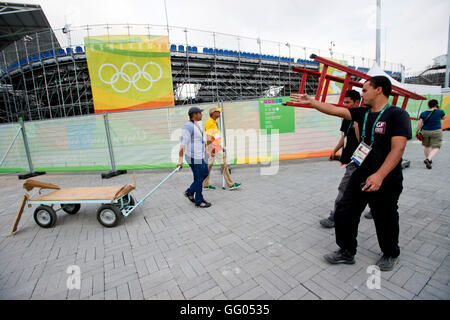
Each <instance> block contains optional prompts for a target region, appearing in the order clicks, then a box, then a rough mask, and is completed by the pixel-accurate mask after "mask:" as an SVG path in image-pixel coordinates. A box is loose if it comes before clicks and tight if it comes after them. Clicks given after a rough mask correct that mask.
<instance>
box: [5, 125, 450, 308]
mask: <svg viewBox="0 0 450 320" xmlns="http://www.w3.org/2000/svg"><path fill="white" fill-rule="evenodd" d="M444 138H445V144H444V147H443V150H442V151H441V153H440V154H439V155H438V157H437V158H436V160H435V162H434V167H433V169H432V170H427V169H426V168H425V166H424V164H423V163H422V161H423V158H424V157H423V151H422V150H423V149H422V147H421V146H420V145H419V144H418V143H417V142H410V143H408V147H407V151H406V156H405V158H407V159H409V160H411V167H410V168H409V169H406V170H405V171H404V175H405V182H404V192H403V194H402V196H401V198H400V209H399V211H400V223H401V234H400V245H401V249H402V255H401V259H400V262H399V264H398V265H397V267H396V268H395V269H394V271H392V272H387V273H382V279H381V289H379V290H376V289H374V290H370V289H368V287H367V285H366V283H367V279H368V277H369V274H368V273H367V267H368V266H370V265H373V264H374V263H375V262H376V261H377V260H378V259H379V257H380V250H379V247H378V243H377V238H376V235H375V228H374V224H373V221H371V220H367V219H365V218H362V219H361V224H360V229H359V238H358V241H359V251H358V255H357V256H356V261H357V262H356V264H355V265H352V266H342V265H339V266H331V265H328V264H327V263H326V262H325V261H324V260H323V255H324V254H326V253H328V252H330V251H331V250H335V249H336V248H337V247H336V245H335V241H334V230H333V229H331V230H329V229H324V228H321V227H320V226H319V223H318V222H319V220H320V219H321V218H323V217H326V216H327V215H328V213H329V211H330V208H331V207H332V205H333V201H334V198H335V197H336V194H337V186H338V184H339V181H340V178H341V177H342V175H343V173H344V170H343V169H342V168H340V167H339V165H338V163H337V162H329V161H327V160H326V159H312V160H299V161H289V162H283V163H281V167H280V170H279V172H278V174H277V175H275V176H261V175H260V168H259V167H257V166H242V167H235V168H234V169H233V171H232V175H233V177H234V178H235V179H236V180H237V181H238V182H243V188H241V189H240V190H236V191H223V190H221V189H218V190H216V191H214V192H208V193H206V199H207V200H209V201H211V202H212V203H213V207H211V208H209V209H195V208H194V207H193V206H192V204H191V203H190V202H189V201H188V200H187V199H185V198H184V197H183V195H182V193H183V191H184V190H185V188H186V185H187V184H188V182H189V181H190V180H191V172H190V170H189V169H183V171H182V172H180V173H178V174H177V175H175V176H174V177H173V179H171V180H170V181H169V182H168V183H167V184H166V185H164V186H163V187H162V188H161V189H159V190H158V191H157V192H156V193H155V194H154V195H153V196H152V197H150V198H149V199H148V201H147V202H145V203H144V205H143V206H142V208H140V209H138V210H137V212H135V213H134V214H133V215H132V216H130V217H129V218H127V219H124V220H123V221H122V223H121V225H120V226H118V227H116V228H113V229H105V228H103V227H102V226H101V225H100V224H99V223H98V222H97V220H96V215H95V212H96V208H97V206H95V205H86V206H84V207H82V209H81V211H80V212H79V213H78V214H77V215H75V216H70V215H67V214H59V213H58V222H57V224H56V226H55V227H54V228H53V229H50V230H46V229H41V228H39V227H38V226H37V225H36V224H35V222H34V220H33V217H32V214H33V210H34V208H33V209H29V208H27V209H25V212H24V216H23V218H22V221H21V223H20V225H19V232H18V233H17V234H16V235H14V236H12V237H8V233H9V230H10V228H11V225H12V223H13V220H14V216H15V212H16V210H17V207H18V202H19V199H20V197H21V195H22V194H23V189H22V183H23V181H19V180H18V179H17V177H16V176H15V175H2V176H0V190H1V192H0V199H1V203H3V205H2V207H1V208H0V298H1V299H449V298H450V287H449V285H450V282H449V281H450V257H449V250H450V241H449V235H450V232H449V231H450V229H449V225H450V192H449V186H450V161H449V159H450V143H449V142H450V132H445V133H444ZM168 172H169V171H151V172H150V171H147V172H138V173H137V180H138V190H137V191H136V195H137V196H138V197H139V196H142V195H144V194H145V193H146V192H147V191H148V190H149V189H150V188H152V187H153V186H154V185H156V184H157V183H158V182H159V181H161V180H162V179H163V178H164V177H165V176H166V175H167V174H168ZM39 179H41V180H43V181H48V182H51V183H55V184H57V185H60V186H62V187H74V186H102V185H121V184H124V183H129V182H131V176H130V175H127V176H121V177H116V178H114V179H112V180H106V181H103V180H101V178H100V174H99V173H95V174H91V173H89V174H48V175H45V176H42V177H40V178H39ZM212 183H213V184H215V185H216V186H219V185H221V179H220V177H219V172H218V169H217V168H215V171H214V174H213V177H212ZM70 265H78V266H79V267H80V268H81V289H80V290H68V289H67V286H66V282H67V279H68V277H69V274H67V273H66V270H67V268H68V267H69V266H70Z"/></svg>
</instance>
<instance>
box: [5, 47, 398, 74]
mask: <svg viewBox="0 0 450 320" xmlns="http://www.w3.org/2000/svg"><path fill="white" fill-rule="evenodd" d="M185 49H186V51H185ZM85 51H86V48H83V47H81V46H77V47H76V48H75V50H74V49H73V48H66V50H64V49H57V50H48V51H45V52H41V53H40V54H33V55H31V56H29V57H28V58H22V59H20V60H19V61H18V62H16V63H14V64H12V65H10V66H9V67H8V68H5V69H4V71H5V72H6V70H8V71H10V70H13V69H15V68H18V67H19V66H23V65H25V64H28V63H31V62H35V61H39V60H43V59H49V58H53V57H61V56H65V55H72V54H74V53H76V54H82V53H84V52H85ZM170 51H172V52H189V53H198V47H196V46H187V47H186V48H185V46H184V45H178V46H177V45H176V44H171V45H170ZM202 52H203V53H204V54H211V55H212V54H216V55H220V56H228V57H236V58H239V57H240V58H245V59H258V60H260V59H261V60H267V61H274V62H284V63H289V62H291V63H297V64H302V65H308V66H314V67H317V66H319V63H318V62H316V61H313V60H305V59H302V58H298V59H295V58H288V57H280V56H273V55H267V54H263V55H260V54H258V53H251V52H246V51H235V50H228V49H218V48H215V49H214V48H207V47H203V50H202ZM349 68H351V69H354V70H358V71H361V72H364V73H367V72H368V71H369V68H364V67H358V68H357V67H355V66H349ZM386 73H387V74H389V75H390V76H393V77H401V73H400V72H392V71H389V70H386Z"/></svg>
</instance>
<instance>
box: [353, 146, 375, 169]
mask: <svg viewBox="0 0 450 320" xmlns="http://www.w3.org/2000/svg"><path fill="white" fill-rule="evenodd" d="M370 151H372V148H371V147H370V146H368V145H367V144H365V143H364V142H361V144H360V145H359V146H358V148H356V150H355V152H354V153H353V156H352V161H353V162H354V163H356V164H357V165H358V166H361V164H362V163H363V162H364V160H366V158H367V156H368V155H369V153H370Z"/></svg>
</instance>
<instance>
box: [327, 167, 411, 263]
mask: <svg viewBox="0 0 450 320" xmlns="http://www.w3.org/2000/svg"><path fill="white" fill-rule="evenodd" d="M364 181H366V179H365V178H363V177H359V176H358V174H354V175H353V176H352V178H351V180H350V183H349V184H348V186H347V188H346V189H345V191H344V194H343V197H342V199H341V200H340V201H339V202H338V204H337V206H336V212H335V217H334V223H335V228H336V243H337V245H338V246H339V247H340V248H341V249H347V250H348V251H350V252H351V253H352V254H356V248H357V246H358V242H357V236H358V225H359V221H360V218H361V214H362V213H363V211H364V209H365V208H366V206H367V205H369V206H370V209H371V212H372V216H373V220H374V222H375V228H376V232H377V237H378V243H379V245H380V248H381V251H382V252H383V254H384V255H386V256H390V257H398V256H399V255H400V248H399V246H398V237H399V232H400V227H399V216H398V199H399V197H400V194H401V193H402V190H403V186H402V181H403V178H401V177H400V178H399V179H397V181H393V180H392V179H390V181H384V182H383V184H382V186H381V188H380V190H379V191H377V192H362V191H361V183H362V182H364Z"/></svg>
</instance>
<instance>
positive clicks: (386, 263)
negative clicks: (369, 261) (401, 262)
mask: <svg viewBox="0 0 450 320" xmlns="http://www.w3.org/2000/svg"><path fill="white" fill-rule="evenodd" d="M397 263H398V257H397V258H393V257H388V256H385V255H383V256H382V257H381V259H380V260H379V261H378V262H377V266H378V267H379V268H380V270H381V271H392V269H394V267H395V265H396V264H397Z"/></svg>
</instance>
